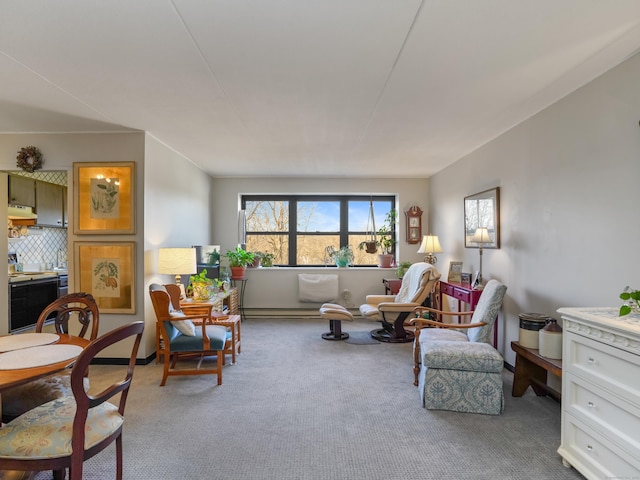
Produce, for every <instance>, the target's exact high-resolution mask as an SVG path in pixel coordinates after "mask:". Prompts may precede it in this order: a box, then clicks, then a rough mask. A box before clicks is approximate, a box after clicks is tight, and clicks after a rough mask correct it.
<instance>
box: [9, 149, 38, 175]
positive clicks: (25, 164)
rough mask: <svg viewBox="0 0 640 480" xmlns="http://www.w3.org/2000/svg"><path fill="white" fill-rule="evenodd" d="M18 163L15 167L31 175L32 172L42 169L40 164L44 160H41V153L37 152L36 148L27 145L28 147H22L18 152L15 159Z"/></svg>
mask: <svg viewBox="0 0 640 480" xmlns="http://www.w3.org/2000/svg"><path fill="white" fill-rule="evenodd" d="M16 158H17V159H18V162H17V163H16V165H17V166H18V167H20V168H21V169H23V170H25V171H27V172H31V173H33V171H34V170H39V169H41V168H42V163H43V162H44V159H43V158H42V153H41V152H40V150H38V148H37V147H34V146H33V145H29V146H28V147H22V148H21V149H20V151H19V152H18V156H17V157H16Z"/></svg>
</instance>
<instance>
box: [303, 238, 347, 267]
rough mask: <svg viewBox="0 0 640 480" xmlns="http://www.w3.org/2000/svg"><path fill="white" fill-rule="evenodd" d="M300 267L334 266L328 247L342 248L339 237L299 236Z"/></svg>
mask: <svg viewBox="0 0 640 480" xmlns="http://www.w3.org/2000/svg"><path fill="white" fill-rule="evenodd" d="M297 242H298V252H297V255H296V263H297V264H298V265H334V262H333V261H332V260H331V259H330V258H328V255H327V247H329V246H332V247H333V248H334V249H336V250H338V249H339V248H340V236H339V235H298V236H297Z"/></svg>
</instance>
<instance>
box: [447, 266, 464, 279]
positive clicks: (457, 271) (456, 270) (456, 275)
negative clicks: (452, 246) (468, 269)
mask: <svg viewBox="0 0 640 480" xmlns="http://www.w3.org/2000/svg"><path fill="white" fill-rule="evenodd" d="M447 281H448V282H456V283H460V282H462V262H450V263H449V276H448V277H447Z"/></svg>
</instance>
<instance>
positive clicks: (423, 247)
mask: <svg viewBox="0 0 640 480" xmlns="http://www.w3.org/2000/svg"><path fill="white" fill-rule="evenodd" d="M418 253H442V247H441V246H440V240H438V236H437V235H424V236H423V237H422V243H421V244H420V248H419V249H418Z"/></svg>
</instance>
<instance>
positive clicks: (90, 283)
mask: <svg viewBox="0 0 640 480" xmlns="http://www.w3.org/2000/svg"><path fill="white" fill-rule="evenodd" d="M74 247H75V248H74V254H75V256H74V260H75V272H76V285H77V286H78V290H79V291H81V292H88V293H90V294H91V295H93V298H95V300H96V302H97V304H98V307H99V308H100V312H101V313H130V314H134V313H136V309H135V288H134V285H135V282H134V280H135V279H134V272H135V242H76V243H75V244H74Z"/></svg>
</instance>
